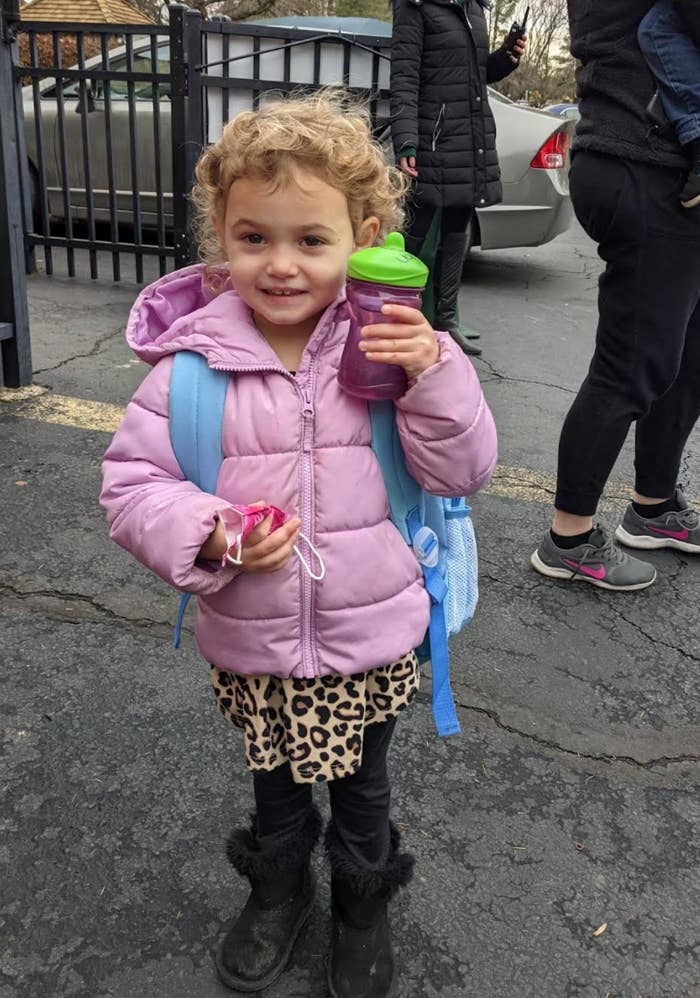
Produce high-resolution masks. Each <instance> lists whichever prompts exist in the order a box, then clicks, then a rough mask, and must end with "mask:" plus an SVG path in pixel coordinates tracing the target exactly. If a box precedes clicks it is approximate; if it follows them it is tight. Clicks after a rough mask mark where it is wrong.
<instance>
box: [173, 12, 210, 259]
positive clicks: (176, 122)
mask: <svg viewBox="0 0 700 998" xmlns="http://www.w3.org/2000/svg"><path fill="white" fill-rule="evenodd" d="M201 26H202V17H201V15H200V14H199V13H198V12H197V11H193V10H188V9H187V8H186V7H184V6H182V5H180V4H173V5H172V6H171V7H170V94H171V114H172V144H173V151H172V155H173V220H174V225H173V229H174V233H173V235H174V245H175V267H176V269H179V268H180V267H186V266H187V264H189V263H192V262H193V260H194V259H195V258H196V247H195V245H194V240H193V239H192V231H191V220H192V210H191V205H190V200H189V193H190V191H191V189H192V183H193V181H194V167H195V163H196V162H197V157H198V156H199V153H200V150H201V148H202V146H203V145H204V143H205V141H206V138H205V135H204V115H203V113H202V112H203V106H202V70H201V68H197V67H201V64H202V37H201V36H202V30H201Z"/></svg>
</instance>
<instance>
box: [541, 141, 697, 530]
mask: <svg viewBox="0 0 700 998" xmlns="http://www.w3.org/2000/svg"><path fill="white" fill-rule="evenodd" d="M683 180H684V176H683V172H682V171H680V170H672V169H667V168H662V167H654V166H646V165H644V164H642V163H634V162H630V161H628V160H623V159H617V158H615V157H612V156H603V155H600V154H598V153H592V152H578V153H576V155H575V156H574V160H573V164H572V168H571V197H572V201H573V205H574V209H575V211H576V215H577V217H578V219H579V221H580V222H581V224H582V225H583V227H584V229H585V230H586V232H587V233H588V235H589V236H590V237H591V238H592V239H594V240H595V241H596V242H597V243H599V247H598V252H599V254H600V256H601V257H602V258H603V260H604V261H605V264H606V267H605V272H604V273H603V275H602V276H601V278H600V290H599V296H598V313H599V321H598V333H597V337H596V347H595V353H594V354H593V360H592V361H591V366H590V370H589V372H588V376H587V378H586V380H585V381H584V382H583V384H582V386H581V389H580V391H579V393H578V395H577V396H576V399H575V401H574V403H573V405H572V406H571V409H570V410H569V414H568V415H567V417H566V420H565V421H564V426H563V428H562V433H561V439H560V442H559V467H558V481H557V494H556V499H555V505H556V507H557V509H560V510H563V511H564V512H567V513H573V514H577V515H579V516H592V515H593V514H594V513H595V511H596V508H597V505H598V501H599V499H600V496H601V493H602V491H603V488H604V486H605V483H606V481H607V480H608V477H609V475H610V472H611V471H612V468H613V465H614V464H615V461H616V460H617V457H618V455H619V453H620V450H621V449H622V445H623V443H624V442H625V438H626V436H627V433H628V431H629V428H630V424H631V423H632V422H633V421H636V434H635V472H636V474H635V488H636V490H637V492H639V493H640V494H641V495H644V496H649V497H651V498H658V499H664V498H667V497H668V496H671V495H672V494H673V491H674V489H675V487H676V484H677V478H678V473H679V469H680V462H681V456H682V454H683V448H684V447H685V444H686V441H687V439H688V436H689V434H690V431H691V430H692V428H693V426H694V425H695V423H696V421H697V419H698V416H700V306H699V305H698V302H699V301H700V209H692V210H687V209H684V208H682V207H681V206H680V203H679V198H678V195H679V192H680V189H681V187H682V186H683Z"/></svg>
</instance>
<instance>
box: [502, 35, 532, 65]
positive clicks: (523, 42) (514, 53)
mask: <svg viewBox="0 0 700 998" xmlns="http://www.w3.org/2000/svg"><path fill="white" fill-rule="evenodd" d="M507 42H508V36H507V35H506V43H507ZM526 51H527V37H526V38H518V40H517V42H516V43H515V45H514V46H513V48H512V49H508V58H509V59H510V61H511V62H514V63H515V65H516V66H517V64H518V63H519V62H520V60H521V59H522V57H523V56H524V55H525V52H526Z"/></svg>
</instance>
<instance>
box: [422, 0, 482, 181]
mask: <svg viewBox="0 0 700 998" xmlns="http://www.w3.org/2000/svg"><path fill="white" fill-rule="evenodd" d="M452 3H453V4H456V0H452ZM456 6H460V5H459V4H456ZM490 7H491V4H489V6H488V7H486V8H485V9H486V10H489V9H490ZM460 10H461V12H462V17H463V18H464V23H465V24H466V26H467V34H468V35H469V41H470V42H471V45H472V48H473V50H474V60H475V62H476V68H477V73H478V72H479V49H478V47H477V44H476V38H475V37H474V27H473V25H472V22H471V21H470V20H469V15H468V14H467V4H466V3H465V4H464V6H463V7H460ZM479 102H480V109H481V115H482V123H483V113H484V102H483V100H482V99H481V95H479ZM434 148H435V147H434V146H433V149H434ZM484 148H486V146H484ZM473 173H474V180H473V184H474V196H476V191H477V187H478V177H479V170H478V167H477V162H476V157H474V170H473Z"/></svg>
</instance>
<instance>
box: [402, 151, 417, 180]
mask: <svg viewBox="0 0 700 998" xmlns="http://www.w3.org/2000/svg"><path fill="white" fill-rule="evenodd" d="M399 169H401V170H402V171H403V172H404V173H405V174H406V175H407V176H409V177H417V176H418V170H416V157H415V156H401V158H400V159H399Z"/></svg>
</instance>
